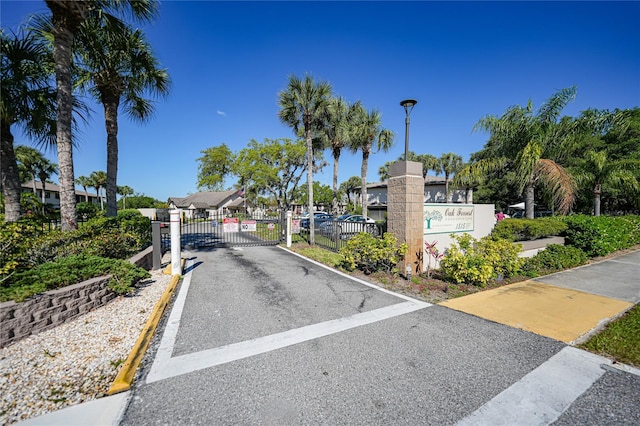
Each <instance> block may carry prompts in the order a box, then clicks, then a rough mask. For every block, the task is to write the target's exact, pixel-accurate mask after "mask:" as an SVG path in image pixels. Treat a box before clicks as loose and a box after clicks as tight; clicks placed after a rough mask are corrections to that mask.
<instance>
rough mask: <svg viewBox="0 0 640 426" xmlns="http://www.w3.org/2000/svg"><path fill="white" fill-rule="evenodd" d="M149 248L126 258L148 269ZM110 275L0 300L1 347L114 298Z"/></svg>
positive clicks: (82, 313) (56, 324)
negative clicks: (24, 297) (17, 299)
mask: <svg viewBox="0 0 640 426" xmlns="http://www.w3.org/2000/svg"><path fill="white" fill-rule="evenodd" d="M151 249H152V247H149V248H148V249H146V250H144V251H142V252H140V253H139V254H137V255H135V256H134V257H132V258H131V259H129V261H130V262H131V263H133V264H135V265H137V266H139V267H141V268H144V269H147V270H150V269H151V264H152V259H153V258H152V256H153V251H152V250H151ZM108 283H109V277H108V276H106V277H97V278H92V279H90V280H87V281H83V282H81V283H78V284H73V285H70V286H67V287H63V288H59V289H56V290H49V291H45V292H44V293H42V294H38V295H36V296H33V297H30V298H29V299H27V300H25V301H24V302H20V303H16V302H14V301H9V302H3V303H0V347H5V346H6V345H8V344H10V343H13V342H17V341H18V340H20V339H23V338H25V337H27V336H30V335H32V334H36V333H39V332H41V331H44V330H48V329H50V328H54V327H56V326H58V325H60V324H64V323H65V322H67V321H71V320H73V319H75V318H77V317H79V316H81V315H84V314H85V313H87V312H89V311H91V310H92V309H95V308H98V307H100V306H102V305H105V304H107V303H108V302H109V301H111V300H113V299H115V298H116V297H117V294H116V293H115V292H113V291H112V290H111V289H109V288H108V287H107V284H108Z"/></svg>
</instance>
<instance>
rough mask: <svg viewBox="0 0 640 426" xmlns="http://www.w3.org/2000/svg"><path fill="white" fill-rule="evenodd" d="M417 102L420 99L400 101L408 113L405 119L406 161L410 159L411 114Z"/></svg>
mask: <svg viewBox="0 0 640 426" xmlns="http://www.w3.org/2000/svg"><path fill="white" fill-rule="evenodd" d="M417 103H418V101H416V100H415V99H405V100H404V101H401V102H400V106H402V107H403V108H404V112H405V114H406V115H407V116H406V118H405V120H404V161H409V115H411V110H413V107H414V106H416V104H417Z"/></svg>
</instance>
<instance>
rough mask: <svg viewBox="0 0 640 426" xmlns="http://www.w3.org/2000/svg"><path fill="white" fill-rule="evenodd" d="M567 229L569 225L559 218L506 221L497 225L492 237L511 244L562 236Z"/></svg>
mask: <svg viewBox="0 0 640 426" xmlns="http://www.w3.org/2000/svg"><path fill="white" fill-rule="evenodd" d="M565 229H567V225H566V224H565V223H564V222H563V221H562V220H560V219H558V218H548V217H547V218H537V219H504V220H501V221H500V222H498V223H497V224H496V226H495V227H494V228H493V231H492V232H491V236H492V237H493V238H494V239H504V240H508V241H511V242H514V241H527V240H537V239H538V238H545V237H550V236H554V235H561V234H562V233H563V232H564V230H565Z"/></svg>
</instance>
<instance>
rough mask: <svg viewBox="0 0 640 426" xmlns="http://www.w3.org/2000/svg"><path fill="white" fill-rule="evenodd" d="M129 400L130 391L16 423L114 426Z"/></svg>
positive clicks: (53, 425) (21, 425)
mask: <svg viewBox="0 0 640 426" xmlns="http://www.w3.org/2000/svg"><path fill="white" fill-rule="evenodd" d="M128 400H129V392H122V393H119V394H117V395H113V396H108V397H104V398H98V399H94V400H92V401H89V402H85V403H82V404H78V405H72V406H70V407H67V408H65V409H62V410H59V411H54V412H52V413H48V414H45V415H43V416H40V417H35V418H32V419H29V420H25V421H23V422H19V423H16V424H17V425H19V426H44V425H47V426H57V425H59V426H86V425H94V426H112V425H117V424H118V423H119V420H120V418H121V417H122V414H123V412H124V409H125V408H126V405H127V402H128Z"/></svg>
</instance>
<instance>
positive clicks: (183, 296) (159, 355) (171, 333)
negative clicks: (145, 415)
mask: <svg viewBox="0 0 640 426" xmlns="http://www.w3.org/2000/svg"><path fill="white" fill-rule="evenodd" d="M192 265H193V261H192V260H189V261H187V262H185V265H184V266H185V271H189V272H187V274H186V275H184V277H183V279H182V285H181V286H180V290H179V291H178V295H177V296H176V300H175V302H174V303H173V307H172V308H171V313H170V314H169V319H168V320H167V325H166V326H165V329H164V333H163V334H162V340H160V345H158V351H157V352H156V357H155V359H154V360H153V364H152V365H151V369H150V370H149V376H152V375H153V374H155V373H154V372H155V370H157V369H159V368H161V366H162V365H163V364H164V363H166V362H167V361H168V360H169V359H171V355H173V347H174V345H175V342H176V337H177V336H178V329H179V328H180V318H182V311H183V310H184V304H185V301H186V300H187V294H188V293H189V286H190V285H191V275H192V273H193V270H192V269H190V268H191V266H192ZM148 381H149V380H148V379H147V382H148Z"/></svg>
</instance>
